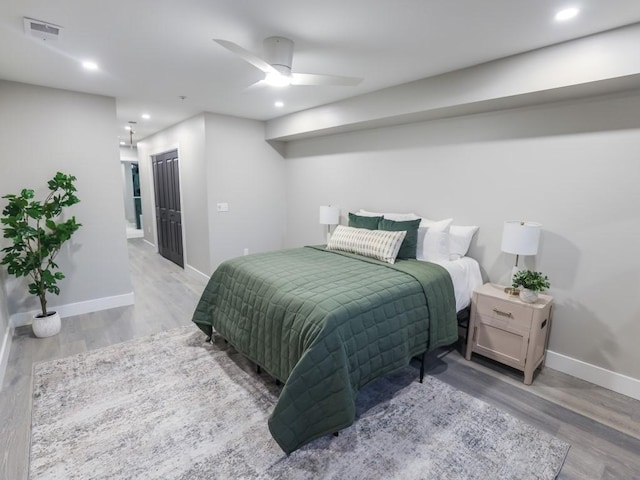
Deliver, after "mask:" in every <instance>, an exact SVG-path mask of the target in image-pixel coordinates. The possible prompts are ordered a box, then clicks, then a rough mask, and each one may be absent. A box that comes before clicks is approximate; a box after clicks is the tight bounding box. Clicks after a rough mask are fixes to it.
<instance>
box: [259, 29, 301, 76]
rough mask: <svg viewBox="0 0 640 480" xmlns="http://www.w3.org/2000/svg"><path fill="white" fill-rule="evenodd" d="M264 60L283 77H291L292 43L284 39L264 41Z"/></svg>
mask: <svg viewBox="0 0 640 480" xmlns="http://www.w3.org/2000/svg"><path fill="white" fill-rule="evenodd" d="M263 46H264V60H265V61H266V62H267V63H269V64H270V65H271V66H272V67H273V68H275V69H276V70H278V71H279V72H280V73H281V74H283V75H291V63H292V61H293V46H294V44H293V41H292V40H289V39H288V38H284V37H269V38H265V39H264V44H263Z"/></svg>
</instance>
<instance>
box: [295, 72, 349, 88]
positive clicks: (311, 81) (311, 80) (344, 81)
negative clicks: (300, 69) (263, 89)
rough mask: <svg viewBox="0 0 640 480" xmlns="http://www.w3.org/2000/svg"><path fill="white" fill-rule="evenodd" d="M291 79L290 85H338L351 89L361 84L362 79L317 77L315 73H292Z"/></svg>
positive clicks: (329, 76)
mask: <svg viewBox="0 0 640 480" xmlns="http://www.w3.org/2000/svg"><path fill="white" fill-rule="evenodd" d="M291 77H292V81H291V85H338V86H343V87H352V86H355V85H358V84H359V83H360V82H362V79H361V78H357V77H341V76H338V75H318V74H315V73H293V74H291Z"/></svg>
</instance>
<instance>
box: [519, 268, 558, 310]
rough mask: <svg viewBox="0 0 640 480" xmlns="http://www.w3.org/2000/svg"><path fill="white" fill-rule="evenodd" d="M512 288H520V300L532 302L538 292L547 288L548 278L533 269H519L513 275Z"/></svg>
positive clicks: (536, 297) (548, 285)
mask: <svg viewBox="0 0 640 480" xmlns="http://www.w3.org/2000/svg"><path fill="white" fill-rule="evenodd" d="M512 282H513V283H512V286H513V288H519V289H520V293H519V296H520V300H522V301H523V302H526V303H534V302H535V301H536V300H537V299H538V292H541V291H542V290H544V289H546V288H549V287H550V286H551V284H550V283H549V278H548V277H547V276H546V275H544V274H543V273H542V272H535V271H533V270H520V271H519V272H517V273H516V274H515V275H514V276H513V280H512Z"/></svg>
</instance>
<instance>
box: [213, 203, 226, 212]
mask: <svg viewBox="0 0 640 480" xmlns="http://www.w3.org/2000/svg"><path fill="white" fill-rule="evenodd" d="M216 208H217V210H218V211H219V212H228V211H229V204H228V203H218V204H217V205H216Z"/></svg>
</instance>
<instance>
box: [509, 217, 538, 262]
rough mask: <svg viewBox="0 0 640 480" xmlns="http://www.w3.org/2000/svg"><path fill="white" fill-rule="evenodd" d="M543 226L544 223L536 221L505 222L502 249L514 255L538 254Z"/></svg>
mask: <svg viewBox="0 0 640 480" xmlns="http://www.w3.org/2000/svg"><path fill="white" fill-rule="evenodd" d="M541 228H542V225H541V224H539V223H535V222H521V221H517V220H513V221H507V222H504V230H503V231H502V251H503V252H505V253H511V254H513V255H535V254H537V253H538V244H539V243H540V230H541Z"/></svg>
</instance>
